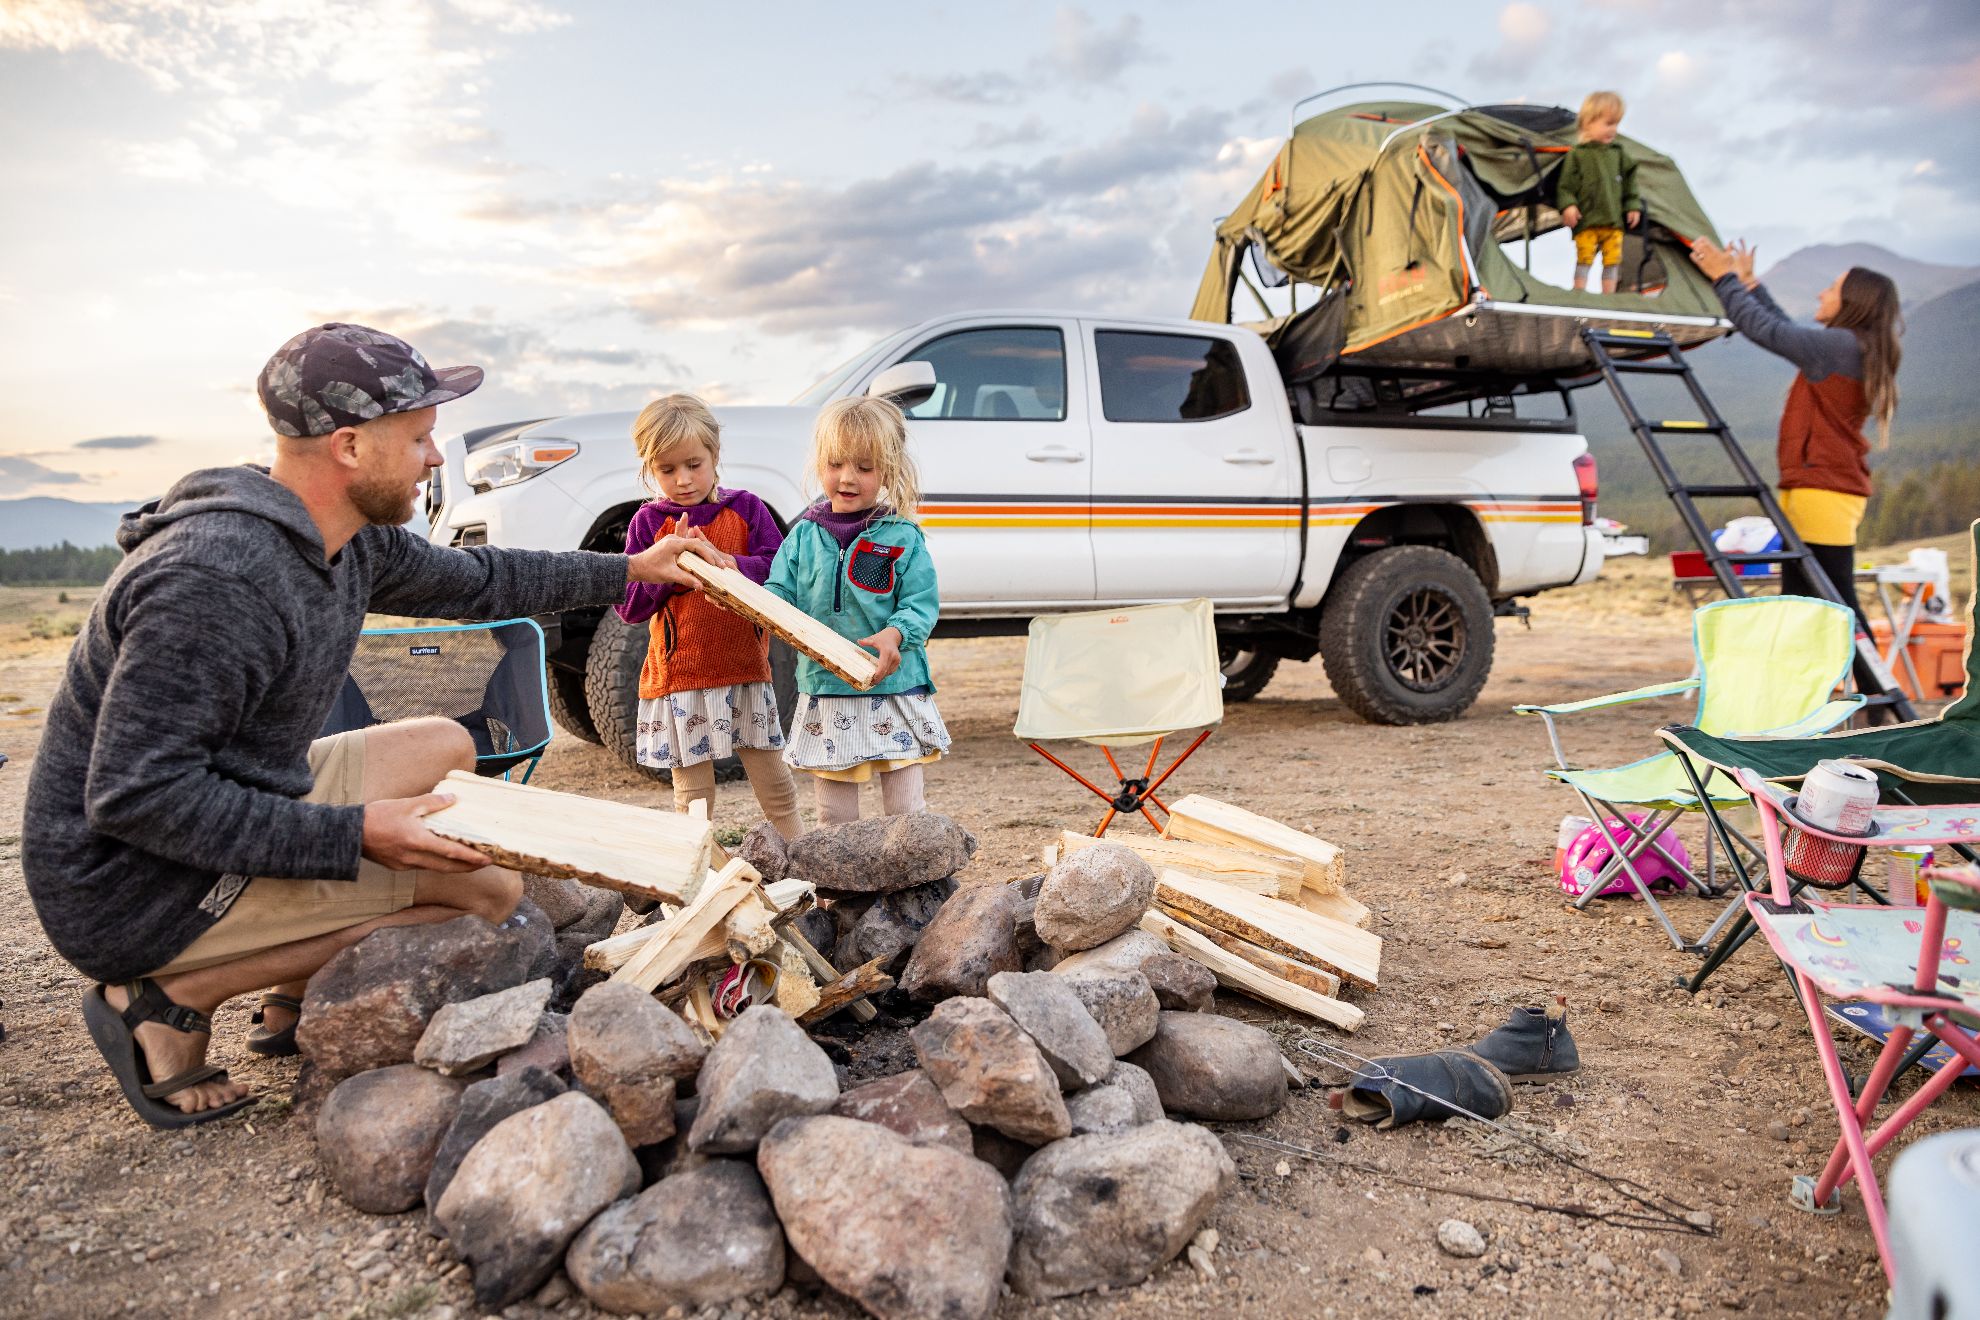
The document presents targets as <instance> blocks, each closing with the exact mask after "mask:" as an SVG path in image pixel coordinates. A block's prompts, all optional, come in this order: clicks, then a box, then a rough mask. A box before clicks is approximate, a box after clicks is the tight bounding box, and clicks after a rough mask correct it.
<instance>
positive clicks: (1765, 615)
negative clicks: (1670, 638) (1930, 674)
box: [1513, 596, 1863, 952]
mask: <svg viewBox="0 0 1980 1320" xmlns="http://www.w3.org/2000/svg"><path fill="white" fill-rule="evenodd" d="M1855 634H1856V618H1855V615H1854V614H1852V613H1851V611H1850V610H1849V609H1848V608H1847V607H1845V606H1842V605H1838V604H1836V603H1835V602H1833V601H1826V600H1814V599H1811V598H1809V597H1806V596H1754V597H1745V598H1742V599H1738V600H1722V601H1715V602H1714V603H1712V604H1710V605H1707V606H1704V607H1703V608H1701V609H1699V610H1697V611H1695V612H1694V613H1693V614H1692V616H1691V642H1692V649H1693V652H1694V653H1695V654H1696V656H1697V659H1698V665H1697V674H1698V676H1697V677H1695V678H1687V679H1683V680H1681V681H1679V682H1676V683H1658V684H1655V685H1654V686H1651V687H1644V688H1637V689H1635V690H1634V691H1630V692H1618V693H1614V694H1613V695H1610V696H1606V697H1590V698H1589V699H1587V700H1586V701H1570V702H1563V703H1561V704H1558V705H1552V706H1515V707H1513V710H1514V711H1515V712H1516V713H1518V714H1521V715H1538V716H1539V717H1540V718H1541V719H1543V720H1545V721H1546V724H1547V740H1548V742H1550V743H1551V744H1552V745H1553V749H1554V762H1555V766H1556V768H1555V769H1552V770H1549V771H1548V772H1547V774H1548V777H1549V778H1553V779H1558V780H1560V781H1561V782H1562V783H1564V784H1566V785H1567V786H1568V787H1570V788H1572V789H1573V790H1574V791H1575V792H1576V793H1577V794H1578V795H1579V796H1580V798H1581V800H1582V802H1583V804H1584V805H1586V806H1587V808H1588V814H1589V816H1590V817H1591V818H1592V819H1593V820H1594V821H1595V823H1596V826H1597V828H1599V829H1600V830H1601V831H1602V833H1603V836H1604V837H1605V838H1607V839H1608V841H1609V846H1610V849H1611V853H1612V860H1611V861H1610V863H1609V865H1608V866H1607V867H1605V868H1604V869H1603V871H1602V873H1601V874H1600V875H1599V876H1597V877H1596V878H1595V880H1594V882H1593V883H1591V884H1589V885H1587V886H1586V887H1585V888H1584V889H1583V890H1582V892H1581V895H1580V896H1579V897H1578V898H1576V899H1575V906H1576V907H1586V906H1587V905H1588V904H1589V903H1591V902H1592V901H1594V899H1595V897H1596V896H1597V895H1598V894H1600V893H1601V892H1602V890H1603V889H1604V888H1606V887H1607V885H1608V883H1609V881H1610V879H1611V878H1613V877H1614V875H1615V874H1616V872H1617V870H1618V869H1620V870H1621V871H1622V873H1623V874H1624V875H1625V876H1627V877H1628V880H1629V883H1630V885H1631V886H1632V887H1633V888H1634V889H1635V890H1636V892H1637V893H1638V894H1640V895H1642V897H1643V901H1644V902H1646V903H1648V904H1649V905H1650V911H1651V912H1652V913H1653V914H1654V915H1655V916H1656V918H1657V922H1658V924H1659V925H1661V926H1662V927H1663V928H1664V933H1665V934H1666V935H1668V936H1670V940H1671V943H1672V944H1673V945H1675V946H1676V947H1677V948H1678V949H1680V950H1684V951H1691V952H1696V951H1699V950H1702V949H1703V948H1705V947H1706V946H1707V945H1709V944H1710V943H1711V942H1712V940H1713V939H1714V938H1715V937H1716V936H1717V935H1718V933H1719V929H1720V927H1721V926H1723V925H1724V924H1725V923H1726V922H1728V921H1730V920H1732V919H1733V917H1734V916H1735V915H1736V914H1737V912H1738V910H1739V908H1738V905H1737V904H1732V905H1730V906H1728V907H1727V909H1726V910H1725V912H1723V913H1721V914H1720V916H1719V918H1718V919H1717V920H1716V921H1714V922H1713V923H1712V925H1711V927H1710V928H1709V929H1708V930H1706V932H1705V933H1704V934H1703V935H1702V936H1700V937H1699V938H1698V939H1697V940H1696V941H1686V940H1685V939H1684V938H1683V937H1682V936H1680V935H1679V934H1678V932H1677V927H1676V926H1674V925H1672V924H1671V919H1670V916H1669V914H1668V913H1666V912H1665V911H1664V908H1663V905H1662V904H1660V903H1659V902H1658V901H1657V898H1656V896H1655V895H1654V894H1653V893H1651V891H1650V886H1649V885H1648V884H1647V883H1646V882H1645V881H1644V879H1643V876H1642V875H1641V874H1640V873H1639V872H1638V870H1637V865H1636V864H1637V861H1638V860H1639V859H1646V860H1647V857H1648V855H1649V854H1651V853H1654V854H1655V855H1656V856H1657V857H1659V858H1661V859H1662V860H1663V861H1664V862H1665V863H1666V864H1668V865H1669V866H1670V867H1672V868H1673V869H1675V870H1676V871H1678V872H1680V873H1682V874H1684V875H1685V876H1687V877H1689V878H1690V879H1691V880H1692V881H1693V882H1694V883H1697V884H1698V885H1699V888H1700V890H1701V892H1704V893H1707V894H1710V893H1715V892H1717V890H1716V888H1715V886H1713V885H1712V884H1711V883H1710V879H1711V876H1712V870H1713V867H1712V840H1713V835H1712V834H1710V833H1708V834H1707V835H1706V836H1705V876H1704V877H1703V879H1702V880H1701V878H1700V877H1699V876H1697V875H1694V874H1693V873H1692V871H1691V869H1690V868H1689V867H1687V866H1685V865H1684V864H1682V863H1681V862H1679V861H1678V860H1677V859H1676V858H1674V857H1672V856H1671V854H1670V853H1669V852H1668V851H1667V850H1666V849H1665V848H1664V847H1663V845H1662V844H1661V843H1659V842H1658V837H1659V836H1660V835H1662V834H1663V832H1664V831H1665V830H1666V829H1668V828H1669V827H1670V826H1671V825H1672V824H1673V823H1674V822H1675V821H1676V820H1677V819H1678V818H1679V817H1680V816H1682V815H1684V814H1685V813H1686V812H1689V811H1700V810H1704V809H1705V806H1706V803H1705V798H1706V797H1708V796H1709V798H1710V800H1711V804H1712V805H1714V806H1736V805H1739V804H1742V803H1744V802H1746V801H1747V797H1746V794H1745V793H1744V792H1743V791H1741V789H1740V788H1739V786H1738V784H1737V783H1735V782H1734V781H1733V780H1732V778H1731V777H1730V776H1729V775H1727V776H1724V782H1723V783H1718V784H1715V782H1714V781H1715V778H1717V777H1718V776H1716V774H1715V772H1709V771H1708V772H1707V774H1706V775H1705V778H1704V779H1703V780H1702V781H1700V780H1699V779H1698V778H1697V776H1696V775H1695V774H1694V773H1692V772H1691V771H1690V770H1689V769H1688V767H1686V766H1685V764H1684V763H1683V762H1682V760H1681V759H1680V758H1679V756H1678V754H1677V753H1676V752H1672V751H1661V752H1657V753H1656V754H1654V755H1651V756H1646V757H1644V758H1643V759H1642V760H1640V761H1631V762H1630V763H1629V764H1627V765H1619V766H1615V767H1613V768H1611V769H1607V770H1579V769H1576V768H1575V767H1574V766H1572V765H1570V764H1568V759H1567V754H1566V753H1565V752H1564V751H1562V750H1561V739H1560V731H1559V729H1558V728H1557V727H1556V725H1555V721H1556V720H1558V719H1559V718H1561V717H1562V716H1565V715H1575V714H1580V713H1582V712H1584V711H1591V710H1606V709H1609V708H1611V707H1614V706H1621V705H1626V704H1628V703H1630V702H1635V701H1648V700H1651V699H1652V698H1656V697H1674V696H1678V695H1680V694H1681V693H1685V692H1695V693H1697V694H1698V706H1697V711H1696V714H1694V716H1693V717H1692V723H1693V724H1694V725H1695V726H1697V727H1698V728H1700V729H1709V730H1711V731H1713V732H1715V733H1718V734H1722V735H1734V734H1741V733H1767V734H1770V735H1773V736H1777V737H1807V736H1809V735H1813V734H1819V733H1822V732H1825V731H1826V730H1829V729H1832V728H1834V727H1835V726H1836V725H1838V724H1841V723H1842V722H1843V721H1844V720H1846V719H1848V718H1849V717H1850V716H1851V715H1853V714H1855V713H1856V712H1857V711H1858V710H1859V709H1861V707H1862V705H1863V698H1862V697H1860V696H1851V697H1844V698H1834V693H1835V691H1836V689H1837V687H1838V686H1839V685H1840V684H1841V683H1842V681H1843V680H1844V679H1845V678H1847V677H1848V676H1849V669H1850V663H1851V661H1852V660H1853V659H1854V658H1855V655H1856V643H1855ZM1632 807H1634V808H1636V809H1638V810H1639V811H1640V812H1642V813H1643V814H1644V816H1645V819H1644V821H1643V823H1642V824H1637V823H1635V822H1633V821H1631V819H1630V814H1629V808H1632ZM1617 825H1619V826H1620V829H1621V837H1618V835H1617V833H1616V832H1615V829H1614V828H1612V827H1613V826H1617ZM1742 842H1745V841H1744V840H1742ZM1746 846H1747V847H1748V848H1749V849H1750V850H1751V851H1752V852H1753V853H1754V855H1756V856H1757V855H1759V846H1758V845H1757V844H1752V843H1748V844H1747V845H1746ZM1728 847H1730V844H1728Z"/></svg>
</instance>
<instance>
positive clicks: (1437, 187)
mask: <svg viewBox="0 0 1980 1320" xmlns="http://www.w3.org/2000/svg"><path fill="white" fill-rule="evenodd" d="M1576 140H1577V134H1576V126H1575V116H1574V113H1573V112H1572V111H1569V110H1563V109H1560V108H1558V107H1552V106H1529V105H1499V106H1470V107H1465V108H1463V109H1456V110H1445V109H1441V108H1440V107H1437V106H1433V105H1426V104H1420V103H1416V102H1409V101H1374V102H1364V103H1361V104H1358V105H1350V106H1344V107H1342V108H1340V109H1336V110H1331V111H1328V112H1327V113H1324V114H1320V115H1315V116H1313V117H1312V118H1309V119H1306V120H1304V121H1302V122H1301V123H1300V124H1298V125H1297V126H1296V127H1295V128H1294V130H1293V132H1292V135H1291V137H1290V138H1289V139H1288V140H1287V141H1286V144H1285V145H1284V146H1283V147H1282V148H1280V150H1279V153H1278V155H1277V156H1276V157H1275V158H1274V159H1273V161H1272V164H1271V166H1270V167H1269V168H1268V169H1267V170H1266V172H1265V175H1264V177H1263V178H1261V179H1260V180H1259V181H1258V183H1257V184H1256V186H1254V187H1253V188H1252V190H1251V191H1250V192H1249V193H1248V194H1246V196H1245V198H1244V200H1243V201H1242V202H1240V203H1239V204H1238V205H1237V207H1236V208H1235V209H1233V210H1232V212H1231V213H1230V215H1228V216H1227V217H1225V218H1224V220H1223V221H1221V222H1220V223H1219V225H1218V227H1217V240H1216V249H1215V251H1214V252H1213V253H1212V254H1211V257H1210V263H1209V266H1208V268H1207V269H1206V270H1205V271H1204V273H1203V281H1202V284H1201V285H1200V286H1199V288H1198V290H1197V295H1196V303H1195V306H1194V308H1193V309H1192V310H1191V313H1190V315H1191V316H1193V317H1195V318H1196V319H1198V320H1204V321H1219V322H1228V321H1230V320H1232V319H1233V318H1232V315H1231V312H1232V305H1231V304H1232V299H1233V296H1234V295H1236V294H1237V293H1238V284H1239V282H1240V280H1245V279H1246V278H1247V277H1246V276H1245V266H1246V264H1247V259H1249V261H1250V262H1251V263H1254V268H1255V269H1256V270H1257V271H1258V272H1259V273H1260V274H1261V275H1262V276H1264V277H1265V278H1266V279H1267V280H1268V281H1276V280H1277V279H1279V278H1283V279H1285V280H1288V281H1290V282H1291V283H1292V284H1293V286H1294V295H1295V299H1296V301H1298V302H1305V303H1306V304H1307V305H1305V306H1302V307H1299V309H1298V311H1297V312H1296V313H1292V314H1287V315H1281V316H1275V317H1272V318H1271V319H1269V320H1267V321H1265V322H1263V323H1254V326H1255V328H1256V329H1258V330H1260V332H1261V333H1263V334H1264V335H1265V336H1266V338H1267V339H1268V340H1270V341H1271V342H1272V345H1273V347H1274V349H1275V351H1276V352H1277V353H1278V355H1279V358H1280V362H1281V365H1282V366H1283V367H1284V368H1285V369H1286V371H1287V374H1288V377H1289V379H1291V380H1292V381H1294V382H1295V383H1299V382H1302V381H1309V380H1312V379H1313V378H1315V377H1317V376H1319V375H1321V374H1322V373H1325V372H1327V371H1329V370H1330V369H1331V368H1334V367H1335V366H1336V365H1338V366H1339V367H1340V368H1341V369H1343V370H1371V371H1385V372H1390V371H1393V372H1400V373H1404V374H1407V373H1411V372H1431V373H1436V374H1440V375H1444V374H1448V373H1450V372H1452V371H1457V372H1469V373H1480V374H1488V375H1491V376H1494V377H1497V378H1499V379H1501V380H1507V379H1516V380H1520V381H1523V382H1526V383H1528V384H1531V383H1533V382H1536V381H1548V380H1555V379H1559V378H1563V377H1574V376H1585V375H1587V374H1588V373H1589V372H1590V370H1591V367H1592V363H1591V361H1590V359H1589V357H1588V355H1587V350H1586V348H1585V347H1584V346H1583V345H1582V343H1581V340H1580V331H1581V329H1582V328H1583V327H1585V326H1599V327H1604V328H1608V327H1622V326H1627V327H1634V328H1640V329H1644V330H1662V331H1664V332H1665V333H1667V334H1669V335H1670V336H1671V337H1672V339H1674V340H1675V341H1676V342H1677V343H1678V344H1680V345H1684V346H1689V345H1692V344H1697V343H1702V342H1704V341H1706V340H1709V339H1713V338H1717V337H1718V336H1720V335H1722V334H1725V333H1726V332H1727V330H1729V329H1730V326H1729V325H1728V323H1727V322H1726V320H1725V319H1724V312H1723V309H1722V308H1721V307H1720V305H1719V300H1718V298H1717V296H1716V295H1715V294H1714V293H1713V292H1712V287H1711V284H1710V282H1709V281H1707V280H1706V279H1705V277H1704V276H1703V275H1702V274H1701V273H1700V272H1699V271H1698V270H1697V268H1696V267H1694V266H1693V265H1692V263H1691V261H1690V260H1689V258H1688V256H1687V254H1686V250H1685V249H1686V247H1687V246H1688V244H1689V243H1690V241H1691V240H1692V239H1693V238H1696V237H1699V236H1704V237H1708V238H1713V239H1716V238H1717V235H1716V234H1715V233H1714V232H1713V229H1712V224H1711V221H1709V220H1707V219H1706V217H1705V213H1704V212H1703V211H1702V210H1701V209H1700V208H1699V206H1698V203H1697V201H1696V199H1694V198H1693V197H1692V195H1691V190H1690V188H1689V187H1687V186H1686V185H1685V182H1684V178H1683V176H1682V175H1680V174H1679V173H1678V169H1677V166H1676V165H1675V164H1674V163H1673V162H1672V161H1671V159H1670V157H1668V156H1665V155H1662V154H1660V153H1658V152H1656V151H1653V150H1651V149H1650V148H1648V147H1646V146H1644V145H1643V144H1642V143H1640V142H1636V141H1633V140H1631V139H1629V138H1622V137H1619V138H1618V139H1617V141H1618V142H1620V143H1621V144H1622V145H1623V146H1624V147H1625V148H1626V149H1627V150H1628V151H1629V153H1630V155H1631V156H1632V157H1634V158H1635V160H1636V162H1637V171H1636V182H1637V189H1638V191H1639V192H1640V193H1641V194H1642V196H1643V209H1644V216H1643V223H1642V225H1641V226H1640V227H1639V231H1632V232H1631V233H1630V234H1628V235H1627V237H1626V242H1625V247H1624V257H1623V265H1622V284H1621V287H1620V289H1619V291H1618V292H1616V293H1613V294H1605V293H1600V292H1580V293H1577V292H1575V291H1573V290H1571V289H1565V288H1561V287H1559V286H1558V285H1553V284H1549V283H1547V282H1545V281H1543V280H1541V279H1539V278H1538V277H1536V276H1535V275H1534V274H1533V273H1532V272H1531V271H1530V270H1527V269H1525V268H1524V266H1523V265H1522V264H1521V262H1520V261H1519V260H1516V259H1515V254H1514V253H1513V252H1509V251H1507V250H1506V249H1505V248H1503V247H1502V246H1501V244H1504V243H1508V242H1514V243H1517V242H1519V241H1521V240H1529V241H1530V240H1531V239H1533V238H1537V237H1539V236H1540V235H1542V234H1546V233H1549V232H1551V231H1553V230H1556V229H1559V228H1561V217H1560V212H1559V211H1558V210H1556V209H1555V207H1554V188H1555V185H1556V182H1557V180H1558V178H1559V174H1560V168H1561V162H1562V161H1563V160H1564V159H1565V158H1566V155H1567V152H1568V149H1569V148H1571V147H1572V146H1573V145H1574V143H1575V141H1576ZM1247 282H1248V281H1247ZM1302 291H1304V292H1306V293H1309V294H1311V295H1312V298H1311V299H1310V300H1309V299H1303V298H1299V297H1298V294H1299V293H1301V292H1302ZM1253 292H1255V290H1254V291H1253ZM1245 296H1249V295H1248V294H1247V295H1245ZM1261 301H1262V299H1261Z"/></svg>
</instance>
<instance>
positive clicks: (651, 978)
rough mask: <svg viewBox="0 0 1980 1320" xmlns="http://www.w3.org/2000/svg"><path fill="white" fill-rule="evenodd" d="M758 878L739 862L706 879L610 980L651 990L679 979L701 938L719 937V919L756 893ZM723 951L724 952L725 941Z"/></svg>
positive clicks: (698, 946)
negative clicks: (686, 903)
mask: <svg viewBox="0 0 1980 1320" xmlns="http://www.w3.org/2000/svg"><path fill="white" fill-rule="evenodd" d="M760 878H761V877H760V876H758V875H757V872H756V868H755V867H753V866H751V865H750V864H749V863H748V862H745V861H740V860H738V861H732V862H730V863H729V864H728V865H727V866H725V867H723V868H722V870H721V871H720V873H718V874H715V875H711V876H709V878H708V881H707V883H705V884H703V885H702V887H701V892H700V893H698V894H696V895H695V896H694V901H693V902H692V903H689V904H688V905H687V906H686V907H684V908H682V909H681V910H680V911H679V912H677V913H675V914H674V915H673V916H671V917H669V918H667V919H666V920H665V921H662V922H660V923H659V924H658V925H656V926H655V927H654V929H655V930H657V931H659V932H660V933H659V934H658V935H657V936H655V937H654V938H653V939H650V940H648V941H647V942H646V943H645V944H643V945H641V946H640V948H639V950H638V952H636V953H634V954H633V956H632V957H631V958H629V959H627V960H626V962H625V964H624V965H623V966H622V967H620V968H619V970H618V971H616V972H614V973H612V979H613V980H614V981H625V982H628V983H630V984H632V985H636V986H638V987H639V988H640V989H642V990H652V989H654V988H655V987H657V986H661V985H665V984H666V983H667V982H669V981H671V980H673V979H674V978H675V977H677V976H679V975H680V974H681V973H682V972H684V971H686V970H687V968H688V967H689V965H690V964H692V963H693V962H694V955H695V953H696V951H697V950H698V949H699V948H700V946H701V941H702V939H703V937H705V936H707V935H709V934H710V933H711V932H713V933H718V934H719V933H720V931H721V923H722V918H724V917H726V916H728V915H729V913H730V912H731V911H732V910H734V908H735V906H736V904H738V903H740V902H742V901H743V899H744V898H745V897H747V896H748V895H750V894H751V893H754V892H755V891H756V883H757V881H758V880H759V879H760ZM723 947H724V949H725V950H726V948H727V941H726V940H724V943H723Z"/></svg>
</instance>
